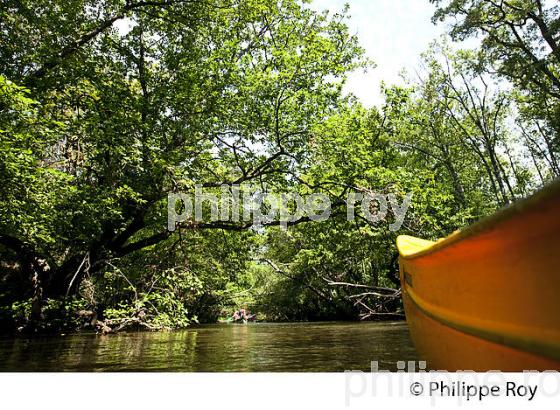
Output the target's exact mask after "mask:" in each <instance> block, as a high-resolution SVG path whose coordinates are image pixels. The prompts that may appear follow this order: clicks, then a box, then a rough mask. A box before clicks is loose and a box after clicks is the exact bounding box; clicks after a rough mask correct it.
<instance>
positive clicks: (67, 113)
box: [0, 0, 560, 332]
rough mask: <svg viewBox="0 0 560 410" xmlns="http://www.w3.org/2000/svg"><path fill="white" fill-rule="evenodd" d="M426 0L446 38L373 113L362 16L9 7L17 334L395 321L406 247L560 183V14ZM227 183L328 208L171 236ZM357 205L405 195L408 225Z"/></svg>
mask: <svg viewBox="0 0 560 410" xmlns="http://www.w3.org/2000/svg"><path fill="white" fill-rule="evenodd" d="M425 1H428V0H425ZM431 2H432V3H433V4H434V5H435V6H436V13H435V15H434V17H433V21H434V23H435V24H445V25H446V27H447V28H448V36H447V37H446V38H443V39H441V40H440V41H438V42H435V43H433V44H432V45H431V47H430V48H429V49H428V50H426V52H425V53H424V54H423V56H422V64H421V66H419V67H418V69H417V71H416V72H415V73H408V74H407V75H406V79H405V81H404V85H398V86H396V85H390V84H387V85H384V86H383V90H382V92H383V97H384V99H383V103H382V104H381V105H379V106H377V107H372V108H369V107H364V106H363V105H362V104H361V103H360V102H359V101H358V100H357V98H355V97H354V96H352V95H349V94H347V93H345V92H343V86H344V83H345V80H346V78H347V76H348V74H349V73H351V72H352V71H354V70H361V69H375V67H374V66H375V64H374V63H375V62H372V61H369V60H368V59H367V58H366V57H365V54H364V50H363V49H362V48H361V47H360V43H359V38H357V37H356V36H354V35H352V34H351V33H350V31H349V29H348V25H347V21H348V18H349V15H350V13H351V9H349V8H345V9H342V10H340V12H339V13H338V14H328V13H326V12H325V13H318V12H315V11H313V10H312V9H310V8H309V5H308V4H307V3H306V2H303V3H302V2H301V1H297V0H278V1H258V0H196V1H193V0H155V1H142V0H102V1H98V0H69V1H68V0H65V1H61V0H54V1H52V0H17V1H16V0H3V1H2V4H1V6H0V329H1V330H2V331H14V330H16V329H19V330H22V331H26V330H28V331H61V330H75V329H82V328H89V329H94V330H96V331H102V332H109V331H116V330H121V329H127V328H141V329H150V330H158V329H174V328H181V327H185V326H188V325H189V324H191V323H196V322H214V321H216V320H218V319H219V318H220V317H224V316H227V315H228V314H230V313H231V312H232V311H233V310H234V309H236V308H237V307H241V306H243V307H246V308H247V309H249V310H250V311H252V312H255V313H257V314H258V315H259V318H261V319H266V320H290V321H292V320H333V319H340V320H358V319H386V318H394V317H399V316H400V315H401V313H402V309H401V305H400V294H399V282H398V279H397V276H398V267H397V257H396V255H397V251H396V248H395V239H396V236H397V235H398V234H411V235H414V236H420V237H425V238H431V239H436V238H439V237H443V236H446V235H448V234H450V233H451V232H453V231H454V230H456V229H459V228H462V227H465V226H467V225H468V224H470V223H472V222H474V221H476V220H478V219H480V218H481V217H483V216H486V215H489V214H491V213H493V212H495V211H496V210H497V209H499V208H501V207H504V206H507V205H508V204H510V203H512V202H514V201H516V200H518V199H520V198H523V197H525V196H527V195H529V194H530V193H532V192H534V191H535V190H537V189H538V188H540V187H542V186H543V185H545V184H547V183H548V182H550V181H552V180H553V179H555V178H557V177H558V176H559V175H560V162H559V161H560V159H559V158H560V6H559V5H558V4H557V3H556V2H554V1H545V0H542V1H541V0H509V1H505V0H503V1H487V0H431ZM117 23H123V24H117ZM123 27H125V29H123ZM467 38H474V39H476V41H477V42H478V46H477V47H476V48H471V49H462V48H461V45H462V44H461V41H462V40H464V39H467ZM411 58H412V56H411ZM224 184H226V185H236V184H256V185H258V186H261V187H263V189H265V190H266V191H267V192H276V193H287V192H297V193H298V194H300V195H308V194H311V193H322V194H325V195H328V196H329V198H330V199H331V203H332V204H333V210H332V214H331V217H330V218H329V219H328V220H325V221H321V222H309V221H306V220H302V221H299V222H300V223H293V224H291V226H289V228H288V229H287V230H284V229H281V228H280V227H279V226H278V223H276V221H273V222H270V223H266V224H265V225H264V226H262V227H261V228H259V229H251V227H250V226H251V224H247V223H242V222H229V221H211V220H208V221H204V222H194V221H188V222H187V223H183V224H180V225H179V226H178V229H176V230H175V231H169V230H168V229H167V205H168V204H167V198H168V193H170V192H193V190H194V187H195V186H196V185H200V186H203V187H205V189H208V190H209V191H210V192H212V190H215V191H216V192H217V191H218V190H219V188H220V187H221V186H222V185H224ZM351 190H354V191H356V192H363V193H364V192H381V193H389V192H390V193H393V194H395V195H397V196H399V197H400V198H402V197H404V196H405V195H406V194H408V193H411V194H412V196H411V204H410V207H409V209H408V212H407V214H406V218H405V220H404V224H403V225H402V227H401V228H400V230H399V231H398V232H393V231H391V230H390V229H389V225H388V223H385V222H377V223H376V222H371V221H368V220H367V218H363V217H362V215H360V212H362V211H361V210H360V209H358V208H357V209H356V212H357V218H356V219H355V220H353V221H348V220H347V218H346V210H345V209H344V207H342V206H339V205H340V204H341V203H342V201H343V199H344V198H345V197H346V196H347V195H348V193H349V192H350V191H351Z"/></svg>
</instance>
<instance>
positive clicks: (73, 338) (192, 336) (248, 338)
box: [0, 322, 418, 372]
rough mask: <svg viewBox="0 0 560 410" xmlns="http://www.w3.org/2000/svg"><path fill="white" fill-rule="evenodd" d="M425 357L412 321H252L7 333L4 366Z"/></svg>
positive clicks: (244, 368)
mask: <svg viewBox="0 0 560 410" xmlns="http://www.w3.org/2000/svg"><path fill="white" fill-rule="evenodd" d="M374 360H375V361H378V363H379V368H380V369H386V370H396V368H397V364H396V363H397V361H400V360H418V358H417V355H416V352H415V350H414V347H413V345H412V342H411V340H410V336H409V333H408V329H407V326H406V323H404V322H395V323H392V322H391V323H389V322H358V323H354V322H322V323H249V324H246V325H238V324H215V325H198V326H192V327H190V328H188V329H187V330H182V331H175V332H129V333H120V334H114V335H104V336H103V335H95V334H88V333H77V334H69V335H65V336H48V337H47V336H41V337H33V338H29V337H24V336H17V337H1V338H0V371H186V372H226V371H235V372H256V371H268V372H278V371H283V372H302V371H303V372H306V371H309V372H332V371H344V370H363V371H368V370H369V369H370V366H371V361H374Z"/></svg>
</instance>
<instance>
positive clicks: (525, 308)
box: [397, 181, 560, 371]
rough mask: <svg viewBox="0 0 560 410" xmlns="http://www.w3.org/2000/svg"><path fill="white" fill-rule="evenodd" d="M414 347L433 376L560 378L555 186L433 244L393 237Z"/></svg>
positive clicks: (559, 232)
mask: <svg viewBox="0 0 560 410" xmlns="http://www.w3.org/2000/svg"><path fill="white" fill-rule="evenodd" d="M397 247H398V249H399V254H400V257H399V265H400V278H401V286H402V294H403V303H404V308H405V313H406V318H407V322H408V324H409V328H410V333H411V336H412V339H413V341H414V344H415V346H416V348H417V350H418V352H419V354H420V355H421V357H422V358H423V359H425V360H426V361H427V365H428V367H429V368H431V369H434V370H475V371H487V370H502V371H522V370H553V369H554V370H560V181H556V182H555V183H553V184H551V185H549V186H547V187H546V188H544V189H542V190H541V191H539V192H537V193H536V194H535V195H533V196H532V197H530V198H527V199H525V200H522V201H519V202H517V203H515V204H513V205H511V206H509V207H507V208H505V209H503V210H501V211H499V212H497V213H496V214H494V215H492V216H490V217H488V218H486V219H483V220H481V221H480V222H478V223H475V224H474V225H471V226H469V227H467V228H465V229H463V230H460V231H457V232H455V233H453V234H452V235H450V236H448V237H447V238H445V239H442V240H439V241H437V242H432V241H426V240H423V239H418V238H414V237H411V236H404V235H403V236H399V237H398V238H397Z"/></svg>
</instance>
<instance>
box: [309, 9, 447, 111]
mask: <svg viewBox="0 0 560 410" xmlns="http://www.w3.org/2000/svg"><path fill="white" fill-rule="evenodd" d="M345 3H348V4H349V5H350V12H349V14H350V15H351V19H350V21H349V22H348V25H349V27H350V32H351V33H352V34H357V35H358V38H359V40H360V44H361V46H362V47H363V48H365V50H366V55H367V56H368V57H369V58H371V59H372V60H373V61H374V62H375V64H376V65H377V67H375V68H373V69H370V70H369V72H368V73H365V74H364V73H363V72H362V71H360V72H355V73H352V74H351V75H350V77H349V79H348V83H347V84H346V91H348V92H351V93H353V94H355V95H356V96H357V97H358V98H359V100H360V101H361V102H362V104H364V105H366V106H368V107H371V106H373V105H378V104H380V103H381V101H382V99H381V95H380V86H381V81H385V83H387V84H396V83H401V82H402V81H401V79H400V77H399V74H400V72H401V71H402V70H403V69H407V70H408V71H409V72H411V73H413V72H414V71H413V70H414V67H416V66H418V63H419V61H420V58H419V57H420V53H422V52H423V51H426V49H427V48H428V46H429V44H430V43H431V42H432V41H433V40H435V39H436V38H439V37H440V36H441V35H442V34H443V33H444V31H445V27H444V25H442V24H438V25H437V26H434V25H433V24H432V22H431V17H432V15H433V13H434V6H433V5H432V4H431V3H430V2H429V1H428V0H313V1H312V3H311V4H310V7H311V8H313V9H315V10H319V11H322V10H329V11H330V12H331V13H335V12H338V11H341V10H342V9H343V7H344V4H345Z"/></svg>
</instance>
